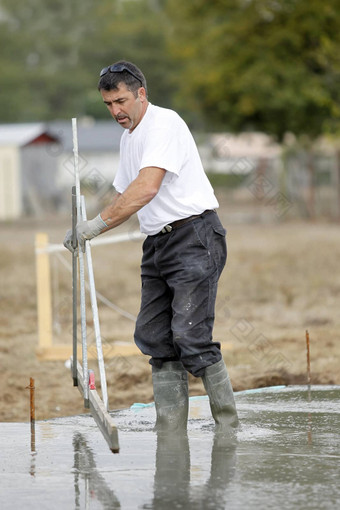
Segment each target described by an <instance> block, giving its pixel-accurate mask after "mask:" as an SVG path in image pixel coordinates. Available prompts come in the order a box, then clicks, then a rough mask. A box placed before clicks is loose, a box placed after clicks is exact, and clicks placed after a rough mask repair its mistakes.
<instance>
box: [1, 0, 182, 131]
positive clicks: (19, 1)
mask: <svg viewBox="0 0 340 510" xmlns="http://www.w3.org/2000/svg"><path fill="white" fill-rule="evenodd" d="M168 28H169V23H168V20H167V17H166V15H165V13H164V9H163V3H162V1H161V0H124V1H122V0H101V1H100V2H93V0H72V2H70V1H69V0H16V1H15V2H13V1H12V0H0V44H1V46H0V48H1V50H0V65H1V70H2V72H1V74H0V91H1V94H0V119H1V121H2V122H16V121H21V122H23V121H41V120H50V119H55V118H71V117H72V116H81V115H92V116H94V117H97V118H98V117H105V118H107V115H108V114H107V112H106V110H105V108H104V107H103V104H102V100H101V98H100V95H99V93H98V92H97V90H96V87H97V82H98V75H99V71H100V69H101V68H102V67H104V66H105V65H108V64H110V63H112V62H114V61H116V60H120V59H127V60H132V61H134V62H136V64H137V65H140V66H141V67H142V69H143V71H144V72H145V74H146V76H147V78H148V83H149V90H150V98H151V99H152V101H154V102H158V101H159V102H161V103H162V104H163V105H165V106H171V97H172V90H173V85H172V84H171V79H170V78H171V76H172V73H171V66H172V64H171V62H172V61H171V59H170V58H168V57H167V51H166V40H167V36H166V34H167V30H168Z"/></svg>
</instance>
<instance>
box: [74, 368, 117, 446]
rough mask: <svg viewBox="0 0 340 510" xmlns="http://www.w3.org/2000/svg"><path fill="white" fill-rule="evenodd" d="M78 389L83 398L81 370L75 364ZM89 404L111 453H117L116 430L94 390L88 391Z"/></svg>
mask: <svg viewBox="0 0 340 510" xmlns="http://www.w3.org/2000/svg"><path fill="white" fill-rule="evenodd" d="M72 363H73V361H72V358H71V374H72V366H73V365H72ZM77 377H78V389H79V391H80V393H81V394H82V396H84V380H83V369H82V366H81V364H80V363H79V362H78V363H77ZM89 404H90V411H91V415H92V417H93V419H94V421H95V422H96V424H97V426H98V428H99V430H100V432H101V433H102V434H103V436H104V438H105V440H106V442H107V444H108V445H109V448H110V450H111V451H112V453H119V442H118V430H117V427H116V425H115V424H114V421H113V419H112V417H111V416H110V414H109V413H108V411H107V410H106V409H105V406H104V403H103V401H102V399H101V398H100V396H99V395H98V393H97V391H96V390H91V389H90V390H89Z"/></svg>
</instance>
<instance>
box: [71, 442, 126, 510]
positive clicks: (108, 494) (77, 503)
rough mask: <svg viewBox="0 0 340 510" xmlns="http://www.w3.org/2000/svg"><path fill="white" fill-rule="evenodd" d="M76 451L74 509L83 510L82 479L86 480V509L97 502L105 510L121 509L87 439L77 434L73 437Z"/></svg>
mask: <svg viewBox="0 0 340 510" xmlns="http://www.w3.org/2000/svg"><path fill="white" fill-rule="evenodd" d="M73 449H74V496H75V498H74V508H75V510H81V509H82V508H83V506H82V500H81V498H80V496H81V485H80V478H82V479H83V480H84V492H85V498H83V499H84V500H85V508H86V509H87V508H90V501H91V505H93V504H94V501H95V500H97V501H99V502H100V503H101V505H102V508H103V509H105V510H106V509H108V510H109V509H110V510H111V509H112V510H114V509H118V508H121V505H120V502H119V501H118V498H117V496H116V495H115V493H114V492H113V491H112V490H111V489H110V487H109V486H108V484H107V482H106V481H105V478H104V477H103V476H102V475H101V474H100V472H99V471H98V469H97V466H96V463H95V460H94V454H93V452H92V450H91V448H90V447H89V446H88V444H87V442H86V439H85V437H84V436H83V435H82V434H80V433H79V432H77V433H76V434H75V435H74V437H73Z"/></svg>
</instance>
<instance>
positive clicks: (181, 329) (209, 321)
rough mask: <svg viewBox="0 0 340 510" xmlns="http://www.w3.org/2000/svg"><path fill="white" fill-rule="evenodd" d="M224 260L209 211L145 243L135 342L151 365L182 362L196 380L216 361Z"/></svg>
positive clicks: (220, 232) (221, 234) (221, 238)
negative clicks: (215, 329)
mask: <svg viewBox="0 0 340 510" xmlns="http://www.w3.org/2000/svg"><path fill="white" fill-rule="evenodd" d="M226 258H227V247H226V240H225V230H224V228H223V227H222V225H221V222H220V220H219V218H218V215H217V214H216V213H215V212H214V211H211V213H208V214H206V215H204V216H201V217H199V218H196V219H194V220H192V221H191V222H188V223H185V224H184V225H182V226H180V227H177V228H175V229H173V230H172V232H169V233H166V234H157V235H154V236H148V237H147V238H146V239H145V241H144V244H143V258H142V266H141V276H142V302H141V309H140V312H139V315H138V318H137V322H136V330H135V342H136V345H137V346H138V347H139V349H140V350H141V351H142V352H143V353H144V354H147V355H149V356H151V359H150V363H151V364H152V365H155V366H157V367H161V366H162V363H163V362H166V361H173V360H181V361H182V363H183V365H184V367H185V368H186V370H187V371H188V372H190V373H191V374H193V375H194V376H196V377H201V376H202V375H203V374H204V370H205V368H206V367H207V366H209V365H213V364H214V363H217V362H218V361H220V359H221V358H222V356H221V351H220V344H219V343H218V342H213V341H212V330H213V324H214V316H215V301H216V293H217V283H218V279H219V277H220V274H221V272H222V269H223V267H224V265H225V262H226Z"/></svg>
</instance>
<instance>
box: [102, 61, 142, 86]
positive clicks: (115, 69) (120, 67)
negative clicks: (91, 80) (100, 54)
mask: <svg viewBox="0 0 340 510" xmlns="http://www.w3.org/2000/svg"><path fill="white" fill-rule="evenodd" d="M123 71H126V72H127V73H129V74H131V76H133V77H134V78H136V80H138V81H139V82H140V84H141V86H142V87H143V83H142V80H141V79H140V78H138V76H137V75H136V74H135V73H133V72H132V71H131V70H130V69H129V68H128V67H126V65H124V64H113V65H111V66H107V67H104V69H102V70H101V71H100V74H99V77H100V78H101V77H102V76H104V75H105V74H107V73H122V72H123Z"/></svg>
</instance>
